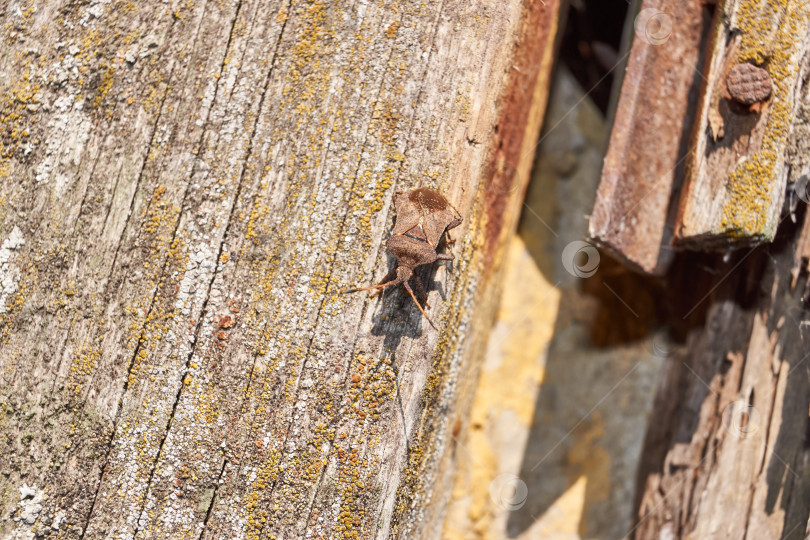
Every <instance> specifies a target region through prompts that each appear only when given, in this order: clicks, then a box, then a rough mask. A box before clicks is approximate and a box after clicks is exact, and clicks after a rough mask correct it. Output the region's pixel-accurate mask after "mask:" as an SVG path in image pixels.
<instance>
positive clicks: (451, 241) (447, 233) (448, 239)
mask: <svg viewBox="0 0 810 540" xmlns="http://www.w3.org/2000/svg"><path fill="white" fill-rule="evenodd" d="M444 237H445V239H446V241H445V243H447V244H455V243H456V239H455V238H453V237H451V236H450V231H445V232H444Z"/></svg>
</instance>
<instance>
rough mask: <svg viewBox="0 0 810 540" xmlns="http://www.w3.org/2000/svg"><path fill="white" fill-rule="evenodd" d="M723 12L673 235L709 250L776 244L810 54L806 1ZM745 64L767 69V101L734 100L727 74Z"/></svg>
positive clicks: (734, 3)
mask: <svg viewBox="0 0 810 540" xmlns="http://www.w3.org/2000/svg"><path fill="white" fill-rule="evenodd" d="M718 9H719V13H718V18H717V22H716V28H715V30H714V31H715V34H714V36H713V38H712V41H713V43H712V45H711V59H710V60H708V61H707V70H706V83H705V86H704V89H703V94H702V98H701V104H700V112H699V114H698V119H697V123H696V125H695V140H694V141H693V142H692V143H691V144H690V146H691V147H692V148H694V151H693V152H691V153H690V157H689V159H688V167H687V176H686V180H685V186H684V191H683V193H682V197H681V201H680V208H679V211H678V224H677V226H676V230H675V241H676V243H677V244H679V245H681V246H683V247H687V248H694V249H705V250H711V249H723V248H727V247H741V246H745V245H751V244H757V243H761V242H767V241H771V240H773V238H774V236H775V234H776V228H777V225H778V223H779V218H780V214H781V211H782V203H783V201H784V196H785V188H786V184H787V180H786V179H787V176H788V173H789V167H787V166H786V163H785V153H786V149H787V140H788V135H789V134H790V131H791V129H792V125H793V122H794V119H795V117H796V109H797V107H798V103H799V99H797V95H796V92H797V89H798V88H799V87H800V86H801V72H802V70H801V66H802V63H803V61H806V55H807V52H808V48H810V31H808V30H809V29H810V11H808V9H807V6H806V3H805V2H804V1H803V0H784V1H778V2H775V1H766V0H726V1H725V2H723V3H722V5H718ZM740 64H750V65H752V66H758V67H760V68H762V69H764V70H766V71H767V76H768V78H769V79H770V84H771V87H772V92H771V95H770V96H769V97H768V98H767V99H765V100H764V101H761V102H758V103H756V104H754V105H751V106H748V105H744V104H742V103H740V102H739V100H738V99H736V98H734V95H733V93H732V92H731V91H730V90H729V74H730V72H731V71H732V70H733V69H734V68H735V66H738V65H740Z"/></svg>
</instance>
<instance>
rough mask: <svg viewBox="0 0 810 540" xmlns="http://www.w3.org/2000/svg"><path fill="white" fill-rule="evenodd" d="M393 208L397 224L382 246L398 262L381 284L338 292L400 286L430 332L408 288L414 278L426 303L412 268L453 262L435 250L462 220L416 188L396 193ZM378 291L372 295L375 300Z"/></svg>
mask: <svg viewBox="0 0 810 540" xmlns="http://www.w3.org/2000/svg"><path fill="white" fill-rule="evenodd" d="M394 206H395V208H396V210H397V220H396V224H395V225H394V231H393V234H391V237H390V238H389V239H388V241H387V242H386V243H385V247H387V248H388V251H390V252H391V253H393V254H394V256H395V257H396V258H397V265H396V266H395V267H394V268H393V269H392V270H391V271H390V272H388V274H387V275H386V276H385V277H384V278H382V281H380V283H378V284H377V285H372V286H371V287H363V288H362V289H349V290H344V291H341V292H344V293H354V292H359V291H369V290H372V289H380V290H382V289H384V288H385V287H390V286H391V285H399V284H400V283H401V284H402V286H403V287H405V290H406V291H408V294H410V295H411V298H412V299H413V301H414V303H415V304H416V307H417V308H419V311H421V312H422V315H424V316H425V318H426V319H427V321H428V322H429V323H430V325H431V326H432V327H433V328H436V326H435V325H434V324H433V321H431V320H430V318H429V317H428V316H427V313H425V310H424V309H422V306H421V305H420V304H419V301H418V300H417V299H416V296H415V295H414V293H413V290H412V289H411V286H410V285H409V284H408V280H410V279H411V278H413V284H414V286H415V287H416V290H417V292H418V293H419V295H420V296H422V297H423V298H424V299H425V305H426V306H427V307H430V305H429V304H428V303H427V292H426V291H425V287H424V286H423V285H422V282H421V281H419V278H418V277H417V276H415V275H414V273H413V271H414V268H416V267H417V266H422V265H423V264H431V263H433V262H435V261H452V260H453V259H455V257H453V255H452V254H444V253H436V247H437V246H438V245H439V240H440V239H441V237H442V235H443V234H445V233H447V243H448V244H449V243H452V242H453V240H452V239H451V238H450V232H449V231H450V229H453V228H455V227H458V226H459V225H460V224H461V221H462V217H461V214H459V212H458V210H456V209H455V208H454V207H453V205H452V204H450V202H449V201H448V200H447V199H446V198H445V196H444V195H442V194H441V193H439V192H438V191H435V190H432V189H429V188H418V189H414V190H411V191H408V192H405V193H397V194H396V196H395V197H394ZM379 292H380V291H377V292H375V293H374V294H373V295H372V297H373V296H376V294H378V293H379Z"/></svg>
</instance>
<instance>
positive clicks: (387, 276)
mask: <svg viewBox="0 0 810 540" xmlns="http://www.w3.org/2000/svg"><path fill="white" fill-rule="evenodd" d="M395 277H397V269H396V268H393V269H392V270H391V271H390V272H388V273H387V274H385V277H384V278H382V280H381V281H380V283H386V282H388V281H393V279H394V278H395ZM382 291H383V290H382V289H378V290H376V291H374V292H373V293H371V294H370V295H368V297H369V298H374V297H375V296H377V295H378V294H380V293H381V292H382Z"/></svg>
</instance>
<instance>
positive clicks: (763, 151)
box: [720, 0, 808, 238]
mask: <svg viewBox="0 0 810 540" xmlns="http://www.w3.org/2000/svg"><path fill="white" fill-rule="evenodd" d="M763 10H764V13H763ZM737 16H738V26H739V29H740V31H741V32H742V34H741V41H740V48H739V52H738V59H739V61H741V62H752V63H754V64H758V65H763V64H764V66H763V67H765V68H766V69H767V70H768V74H769V75H770V77H771V81H772V84H773V95H772V98H771V105H770V110H769V112H768V119H767V124H766V126H765V132H764V134H763V138H762V146H761V148H760V150H759V151H757V152H755V153H754V154H753V155H751V156H749V157H748V158H746V159H744V160H743V161H742V162H741V163H740V164H739V165H738V166H737V167H736V169H735V170H734V171H733V172H732V173H731V174H730V175H729V177H728V182H727V188H726V189H727V198H726V202H725V205H724V207H723V219H722V221H721V224H720V226H721V228H722V230H723V232H724V233H725V234H726V235H728V236H730V237H732V238H740V237H767V238H770V237H773V235H774V233H775V230H776V223H775V222H774V220H773V219H771V218H772V216H770V215H768V210H769V209H770V208H771V206H772V203H773V201H774V200H776V199H777V197H778V196H780V194H777V193H774V189H776V186H777V185H778V183H777V182H776V179H777V172H778V170H779V169H780V167H781V166H782V162H783V153H784V148H785V144H786V141H787V136H788V133H789V130H790V124H791V122H792V121H793V114H794V103H793V102H794V96H793V87H794V85H795V80H796V77H797V75H798V70H799V62H800V61H801V58H800V57H799V55H798V54H797V53H798V43H799V41H800V40H802V39H803V36H805V35H806V33H807V29H808V12H807V10H806V9H805V7H803V3H802V2H801V1H800V0H768V1H767V2H766V3H765V4H764V5H763V4H762V2H760V1H758V0H744V1H743V2H742V3H741V5H740V8H739V10H738V12H737ZM774 21H779V24H778V25H776V26H777V28H774V27H773V26H774V25H773V22H774ZM772 34H775V35H773V36H772Z"/></svg>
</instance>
